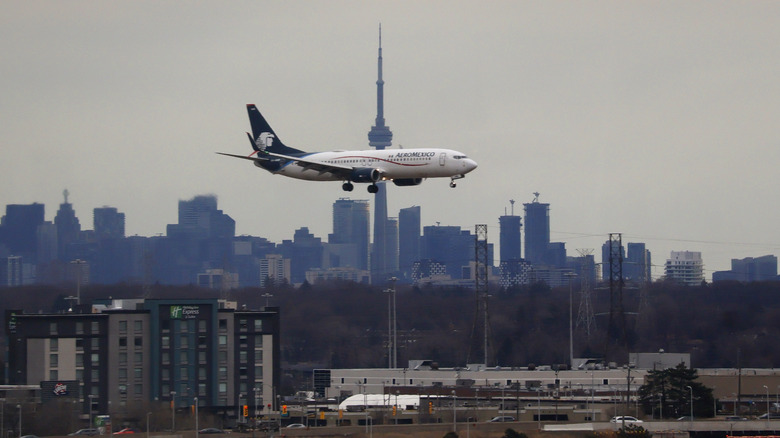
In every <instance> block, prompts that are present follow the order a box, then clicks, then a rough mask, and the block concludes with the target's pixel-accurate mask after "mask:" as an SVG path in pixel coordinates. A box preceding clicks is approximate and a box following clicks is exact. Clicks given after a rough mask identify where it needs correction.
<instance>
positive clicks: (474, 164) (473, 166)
mask: <svg viewBox="0 0 780 438" xmlns="http://www.w3.org/2000/svg"><path fill="white" fill-rule="evenodd" d="M476 168H477V162H476V161H474V160H472V159H471V158H467V159H466V173H468V172H471V171H472V170H474V169H476Z"/></svg>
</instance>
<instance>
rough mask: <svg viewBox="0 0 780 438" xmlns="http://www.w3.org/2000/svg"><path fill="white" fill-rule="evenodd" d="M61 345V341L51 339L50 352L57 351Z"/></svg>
mask: <svg viewBox="0 0 780 438" xmlns="http://www.w3.org/2000/svg"><path fill="white" fill-rule="evenodd" d="M59 345H60V342H59V339H57V338H51V339H49V351H57V349H58V348H59Z"/></svg>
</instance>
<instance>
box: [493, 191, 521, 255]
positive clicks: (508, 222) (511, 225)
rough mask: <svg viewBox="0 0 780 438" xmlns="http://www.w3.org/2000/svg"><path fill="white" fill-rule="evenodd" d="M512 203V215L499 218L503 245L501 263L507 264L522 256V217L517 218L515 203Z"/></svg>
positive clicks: (501, 243)
mask: <svg viewBox="0 0 780 438" xmlns="http://www.w3.org/2000/svg"><path fill="white" fill-rule="evenodd" d="M509 202H511V203H512V212H511V214H509V215H507V214H505V215H503V216H500V217H499V218H498V223H499V225H500V227H501V230H500V236H499V244H500V245H501V256H500V258H501V260H500V261H501V262H507V261H509V260H520V259H521V258H522V257H521V254H520V249H521V246H520V245H521V239H520V230H521V227H522V224H521V223H520V216H515V201H514V200H512V201H509Z"/></svg>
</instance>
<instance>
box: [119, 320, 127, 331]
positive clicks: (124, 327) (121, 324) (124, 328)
mask: <svg viewBox="0 0 780 438" xmlns="http://www.w3.org/2000/svg"><path fill="white" fill-rule="evenodd" d="M119 333H127V321H125V320H122V321H119Z"/></svg>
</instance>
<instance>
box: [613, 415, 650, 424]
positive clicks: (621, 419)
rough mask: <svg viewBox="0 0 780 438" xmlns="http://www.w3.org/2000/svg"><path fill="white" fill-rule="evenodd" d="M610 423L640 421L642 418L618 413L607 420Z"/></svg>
mask: <svg viewBox="0 0 780 438" xmlns="http://www.w3.org/2000/svg"><path fill="white" fill-rule="evenodd" d="M609 422H610V423H642V420H640V419H638V418H636V417H629V416H628V415H622V416H621V415H618V416H617V417H612V419H611V420H609Z"/></svg>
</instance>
